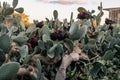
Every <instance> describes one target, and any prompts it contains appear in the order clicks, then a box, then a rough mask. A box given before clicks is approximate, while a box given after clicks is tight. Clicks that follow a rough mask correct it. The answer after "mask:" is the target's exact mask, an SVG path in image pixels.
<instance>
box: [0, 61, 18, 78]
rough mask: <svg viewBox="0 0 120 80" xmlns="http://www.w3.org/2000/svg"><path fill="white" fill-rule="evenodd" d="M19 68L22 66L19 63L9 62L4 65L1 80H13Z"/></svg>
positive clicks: (0, 74) (1, 69) (1, 70)
mask: <svg viewBox="0 0 120 80" xmlns="http://www.w3.org/2000/svg"><path fill="white" fill-rule="evenodd" d="M19 67H20V65H19V63H17V62H9V63H5V64H3V65H2V66H1V67H0V80H12V79H13V78H15V76H16V74H17V72H18V70H19Z"/></svg>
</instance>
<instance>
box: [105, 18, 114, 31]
mask: <svg viewBox="0 0 120 80" xmlns="http://www.w3.org/2000/svg"><path fill="white" fill-rule="evenodd" d="M114 23H115V21H112V20H110V19H108V18H106V19H105V24H107V25H109V29H110V30H111V31H112V30H113V26H112V24H114Z"/></svg>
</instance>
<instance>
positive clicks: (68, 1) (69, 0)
mask: <svg viewBox="0 0 120 80" xmlns="http://www.w3.org/2000/svg"><path fill="white" fill-rule="evenodd" d="M39 1H41V2H44V3H52V4H61V5H72V4H77V5H83V4H87V2H86V1H85V0H49V1H48V0H39Z"/></svg>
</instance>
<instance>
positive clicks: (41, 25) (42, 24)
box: [36, 21, 44, 28]
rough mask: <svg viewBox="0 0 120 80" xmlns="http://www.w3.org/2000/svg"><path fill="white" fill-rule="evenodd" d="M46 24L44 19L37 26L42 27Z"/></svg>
mask: <svg viewBox="0 0 120 80" xmlns="http://www.w3.org/2000/svg"><path fill="white" fill-rule="evenodd" d="M43 26H44V21H41V22H38V23H37V24H36V27H39V28H42V27H43Z"/></svg>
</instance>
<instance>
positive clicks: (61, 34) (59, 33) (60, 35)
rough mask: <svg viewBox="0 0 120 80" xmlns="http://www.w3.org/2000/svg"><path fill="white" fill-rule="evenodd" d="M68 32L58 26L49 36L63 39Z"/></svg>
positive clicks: (53, 38) (66, 36) (54, 38)
mask: <svg viewBox="0 0 120 80" xmlns="http://www.w3.org/2000/svg"><path fill="white" fill-rule="evenodd" d="M68 36H69V34H68V33H67V32H62V31H61V30H60V28H58V29H57V30H55V31H54V32H53V33H51V34H50V38H51V39H52V40H57V39H58V40H60V41H61V40H64V39H65V38H68Z"/></svg>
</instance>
